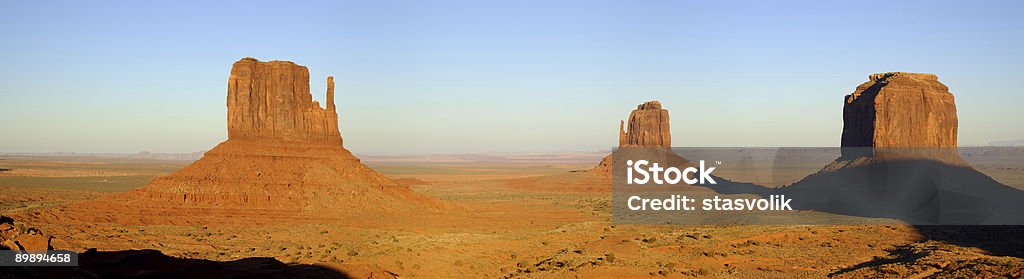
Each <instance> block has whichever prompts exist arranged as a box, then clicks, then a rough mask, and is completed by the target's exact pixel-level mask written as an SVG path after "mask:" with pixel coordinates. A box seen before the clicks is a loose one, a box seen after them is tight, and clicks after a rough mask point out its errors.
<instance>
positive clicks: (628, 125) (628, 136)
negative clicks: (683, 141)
mask: <svg viewBox="0 0 1024 279" xmlns="http://www.w3.org/2000/svg"><path fill="white" fill-rule="evenodd" d="M618 147H619V148H623V147H652V148H664V149H666V150H669V149H670V148H671V147H672V130H671V126H670V125H669V118H668V110H667V109H663V108H662V107H661V102H659V101H648V102H645V103H643V104H640V105H638V106H636V109H634V110H633V111H632V112H630V113H629V121H628V122H627V121H621V120H620V121H619V146H618ZM611 164H612V155H608V156H605V157H604V158H603V159H602V160H601V162H600V163H598V165H597V166H596V167H594V168H593V169H591V170H590V171H591V172H593V173H596V174H599V175H602V176H611V173H612V167H611Z"/></svg>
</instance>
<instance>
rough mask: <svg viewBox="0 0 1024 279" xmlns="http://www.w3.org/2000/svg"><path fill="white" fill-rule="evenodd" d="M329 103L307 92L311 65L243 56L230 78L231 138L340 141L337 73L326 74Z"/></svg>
mask: <svg viewBox="0 0 1024 279" xmlns="http://www.w3.org/2000/svg"><path fill="white" fill-rule="evenodd" d="M326 101H327V108H326V109H324V108H321V107H320V103H319V102H317V101H314V100H313V95H311V94H310V93H309V69H307V68H306V67H305V66H301V65H297V64H295V63H292V62H288V61H270V62H260V61H259V60H256V59H254V58H249V57H246V58H242V59H241V60H239V61H238V62H235V64H234V65H233V66H232V67H231V77H230V78H228V99H227V106H228V139H246V140H271V141H288V142H294V141H298V142H313V143H329V144H338V145H340V144H341V142H342V140H341V134H340V133H339V132H338V113H337V112H336V111H335V106H334V78H333V77H328V78H327V100H326Z"/></svg>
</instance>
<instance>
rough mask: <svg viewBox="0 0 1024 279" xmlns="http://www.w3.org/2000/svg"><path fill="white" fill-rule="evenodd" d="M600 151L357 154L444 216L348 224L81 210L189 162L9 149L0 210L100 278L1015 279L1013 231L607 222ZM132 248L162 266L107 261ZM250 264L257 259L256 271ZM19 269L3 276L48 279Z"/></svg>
mask: <svg viewBox="0 0 1024 279" xmlns="http://www.w3.org/2000/svg"><path fill="white" fill-rule="evenodd" d="M603 155H604V154H603V153H598V152H595V153H577V154H504V155H488V156H483V155H461V156H460V155H450V156H440V155H420V156H396V155H389V156H373V155H367V156H362V157H363V160H364V162H365V163H366V164H367V165H369V166H370V167H372V168H374V169H376V170H377V171H379V172H381V173H382V174H384V175H385V176H387V177H388V178H390V179H392V180H395V181H397V182H399V183H401V184H404V185H408V186H409V187H411V188H412V189H413V190H414V191H416V192H418V193H421V194H423V195H426V196H429V197H432V198H435V199H437V200H439V201H441V202H443V203H445V204H447V206H446V207H444V208H443V209H441V210H435V211H423V212H420V213H403V214H381V215H375V216H362V217H359V218H351V217H335V216H331V215H330V214H304V215H302V217H296V215H292V214H286V213H280V214H274V213H273V212H270V213H267V214H241V215H239V214H233V213H232V212H211V211H205V212H192V213H189V212H188V211H174V212H173V213H168V212H160V211H155V210H149V211H146V210H138V211H132V210H133V209H131V208H105V209H102V210H100V209H95V208H93V209H91V211H76V210H82V209H81V207H77V206H73V205H74V204H76V203H80V202H88V201H90V200H93V199H96V198H99V197H103V196H107V195H116V194H118V193H121V192H125V191H128V190H130V189H133V188H138V187H142V186H144V185H145V184H146V183H148V182H149V181H150V180H152V179H153V178H154V177H157V176H160V175H165V174H168V173H171V172H173V171H175V170H177V169H179V168H181V167H184V166H186V165H188V164H189V163H191V161H190V160H173V159H150V158H137V157H110V156H106V157H100V156H82V155H78V156H70V155H64V156H60V155H50V156H40V155H4V156H2V157H0V168H2V169H3V171H0V210H2V211H0V212H2V214H3V215H4V216H10V217H12V218H13V219H14V220H15V223H17V224H22V225H23V226H30V227H35V228H37V229H39V230H41V231H42V232H45V233H46V234H49V235H52V236H53V240H52V246H53V247H54V248H56V249H67V250H73V251H77V252H80V253H86V252H87V251H88V250H89V249H95V250H97V251H99V253H104V252H109V253H111V254H101V255H103V256H101V257H108V258H111V259H109V261H110V262H111V263H117V265H116V267H113V268H110V267H108V268H107V269H105V270H103V271H102V272H100V273H98V274H99V275H102V276H118V275H121V276H138V275H139V274H165V275H167V276H168V277H175V276H181V275H183V274H191V275H196V274H192V273H188V272H189V271H187V270H188V269H187V268H181V267H167V266H166V265H169V264H166V263H162V262H167V261H169V260H168V259H171V258H180V259H189V260H197V261H203V262H204V263H206V264H209V263H211V262H212V263H213V264H223V265H224V266H226V267H235V268H240V269H243V270H247V271H246V272H247V273H244V274H246V276H252V275H266V276H267V277H273V276H281V275H283V274H288V275H294V276H303V277H325V278H329V277H338V278H343V277H351V278H369V277H373V278H382V277H412V278H443V277H448V278H467V277H468V278H519V277H528V278H532V277H540V278H564V277H584V278H592V277H639V278H647V277H655V278H694V277H701V278H703V277H736V278H792V277H806V278H820V277H839V278H857V277H883V278H884V277H888V278H897V277H916V278H928V277H945V278H958V277H959V278H962V277H1014V276H1022V275H1024V273H1022V272H1024V260H1022V259H1021V257H1022V256H1024V238H1022V237H1021V236H1022V233H1021V230H1020V229H1019V227H1012V226H988V227H979V226H972V227H921V226H916V227H915V226H910V225H731V226H730V225H714V226H712V225H628V224H613V223H612V221H611V219H612V218H611V211H610V202H611V197H610V193H609V189H610V188H609V187H608V186H607V185H606V184H607V181H604V180H602V179H600V177H598V176H595V175H593V174H591V173H588V172H586V171H580V170H586V169H590V168H592V167H593V166H594V163H595V162H596V161H599V160H600V158H601V156H603ZM753 158H754V159H755V161H753V162H754V163H752V164H751V161H749V160H748V161H746V163H747V164H748V166H753V165H758V164H757V161H756V158H757V157H756V156H755V157H753ZM964 158H968V159H969V160H972V164H974V165H975V166H977V168H978V170H979V171H981V172H983V173H985V174H988V175H990V176H992V177H995V178H996V179H998V180H1000V181H1001V182H1003V183H1006V184H1008V185H1012V186H1013V187H1016V188H1018V189H1021V188H1024V184H1022V183H1021V182H1022V181H1021V180H1020V174H1021V172H1022V170H1024V165H1019V164H1017V163H1015V162H1014V161H1012V160H1011V161H1007V160H1000V159H998V158H988V157H984V156H964ZM971 158H974V159H971ZM986 158H988V159H986ZM826 159H827V158H824V157H823V159H822V160H826ZM824 163H827V161H826V162H823V164H824ZM820 168H821V165H817V166H815V165H814V164H813V163H808V164H803V165H794V166H790V167H777V168H776V169H784V170H787V171H786V172H787V173H783V174H780V175H776V176H774V177H776V178H775V180H773V181H774V183H775V184H778V185H785V184H787V182H788V183H792V182H795V181H796V180H798V179H800V178H802V177H803V176H806V175H808V174H811V173H814V172H816V171H818V170H819V169H820ZM758 174H759V173H758V169H757V168H753V167H751V168H743V167H736V168H730V171H729V172H722V173H721V174H719V175H721V176H722V177H725V178H730V179H734V180H737V181H744V180H748V181H749V180H755V179H757V177H758ZM787 180H791V181H787ZM115 215H116V216H115ZM82 220H89V221H90V222H84V221H82ZM132 250H155V251H159V252H152V251H150V252H151V253H153V254H156V255H159V254H161V253H162V254H163V255H165V256H163V255H161V256H154V255H150V256H135V257H130V256H124V255H121V256H115V255H119V254H115V253H126V251H132ZM93 253H95V252H93ZM122 257H123V258H122ZM253 259H261V260H263V261H256V262H255V263H251V262H250V261H253ZM83 260H84V258H83ZM146 262H149V263H146ZM154 262H155V263H154ZM188 265H190V264H185V266H188ZM191 265H195V264H194V263H191ZM51 269H55V268H51ZM264 269H265V270H264ZM229 270H230V269H229ZM15 271H17V273H8V275H5V276H6V277H11V275H14V276H13V277H31V276H32V275H33V274H35V275H43V276H45V275H47V274H49V273H46V272H52V270H49V271H48V270H46V269H38V268H37V269H23V270H15ZM146 271H149V272H151V273H145V272H146ZM94 272H95V271H94ZM161 272H162V273H161ZM264 272H266V273H264ZM281 272H284V273H281ZM202 274H206V275H210V274H215V273H202ZM228 274H230V273H228ZM18 275H23V276H18ZM229 277H230V276H229Z"/></svg>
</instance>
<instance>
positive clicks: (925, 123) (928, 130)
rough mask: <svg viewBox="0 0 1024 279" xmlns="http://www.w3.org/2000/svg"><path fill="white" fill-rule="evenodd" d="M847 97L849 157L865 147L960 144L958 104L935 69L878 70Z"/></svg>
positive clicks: (846, 147)
mask: <svg viewBox="0 0 1024 279" xmlns="http://www.w3.org/2000/svg"><path fill="white" fill-rule="evenodd" d="M868 79H869V81H867V82H865V83H863V84H861V85H860V86H857V89H856V91H854V92H853V93H852V94H850V95H846V96H845V97H844V99H843V101H844V106H843V135H842V143H841V146H842V147H844V151H843V156H844V157H855V156H859V155H864V154H863V152H864V150H861V149H860V148H865V149H867V148H874V149H890V148H930V149H946V148H949V149H952V148H955V147H956V146H957V143H956V141H957V117H956V104H955V103H954V100H953V94H951V93H949V88H948V87H946V85H944V84H942V83H941V82H939V79H938V77H937V76H935V75H933V74H919V73H905V72H891V73H880V74H873V75H870V76H869V77H868Z"/></svg>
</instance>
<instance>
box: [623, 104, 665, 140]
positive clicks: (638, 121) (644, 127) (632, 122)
mask: <svg viewBox="0 0 1024 279" xmlns="http://www.w3.org/2000/svg"><path fill="white" fill-rule="evenodd" d="M626 123H629V125H628V126H625V124H626ZM626 128H628V130H627V129H626ZM671 146H672V131H671V129H670V126H669V120H668V110H667V109H663V108H661V102H658V101H649V102H646V103H643V104H640V105H638V106H636V109H635V110H633V112H630V113H629V122H624V121H620V122H619V147H671Z"/></svg>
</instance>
